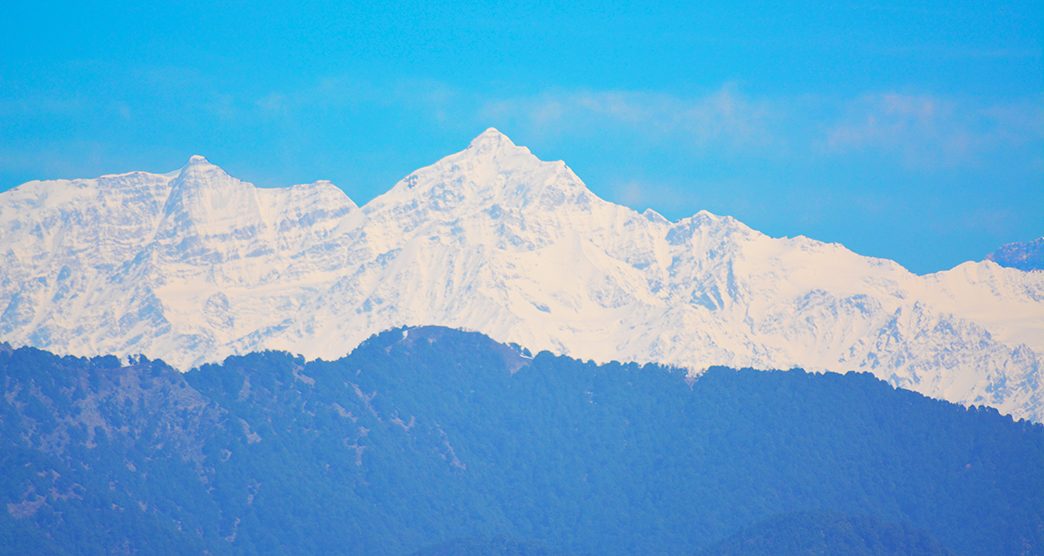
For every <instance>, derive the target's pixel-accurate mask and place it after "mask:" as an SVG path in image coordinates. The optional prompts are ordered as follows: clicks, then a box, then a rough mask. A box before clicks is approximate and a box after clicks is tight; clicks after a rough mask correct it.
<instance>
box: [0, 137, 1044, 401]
mask: <svg viewBox="0 0 1044 556" xmlns="http://www.w3.org/2000/svg"><path fill="white" fill-rule="evenodd" d="M43 184H47V185H43ZM175 193H176V195H175ZM0 233H2V235H0V263H2V264H3V266H2V275H0V340H7V341H10V342H12V343H14V344H17V345H35V346H38V347H44V348H48V349H52V350H54V351H58V352H63V353H76V354H85V355H87V354H98V353H116V354H119V355H130V354H135V353H143V354H145V355H148V356H150V357H158V358H161V359H164V360H166V361H168V362H170V363H171V364H173V365H175V366H176V367H178V368H181V369H188V368H191V367H194V366H198V365H199V364H202V363H205V362H210V361H217V360H222V359H223V358H224V357H225V356H227V355H230V354H235V353H246V352H250V351H256V350H262V349H281V350H286V351H290V352H294V353H300V354H302V355H304V356H306V357H307V358H309V359H314V358H324V359H332V358H336V357H338V356H340V355H343V354H345V353H347V352H349V351H350V350H351V349H352V347H353V346H355V345H357V344H358V343H359V342H361V341H363V340H364V339H365V338H367V337H369V335H371V334H373V333H375V332H377V331H380V330H384V329H387V328H391V327H394V326H401V325H423V324H433V325H444V326H450V327H455V328H461V329H468V330H476V331H481V332H483V333H486V334H488V335H490V336H492V337H494V338H496V339H497V340H500V341H505V342H516V343H518V344H521V345H525V346H527V347H529V348H530V349H533V350H536V351H540V350H545V349H546V350H550V351H553V352H555V353H561V354H567V355H572V356H576V357H580V358H584V359H592V360H595V361H603V362H604V361H612V360H619V361H638V362H658V363H665V364H670V365H675V366H681V367H685V368H688V369H690V370H691V371H692V372H694V373H698V372H701V371H702V370H703V369H706V368H708V367H710V366H713V365H729V366H734V367H753V368H765V369H768V368H792V367H800V368H805V369H810V370H815V371H847V370H865V371H868V372H873V373H874V374H875V375H876V376H878V377H880V378H882V379H884V380H886V381H888V382H890V383H891V384H893V385H895V386H900V387H904V388H909V389H913V390H916V391H919V392H922V393H925V394H927V395H930V396H934V397H939V398H943V399H948V400H951V401H957V402H961V403H966V404H988V405H992V406H994V407H998V408H1000V409H1002V410H1003V411H1006V412H1009V413H1011V414H1013V415H1016V416H1019V417H1028V418H1031V419H1034V420H1037V421H1042V420H1044V387H1042V385H1041V379H1040V373H1041V366H1042V364H1041V359H1040V355H1039V354H1040V353H1042V352H1044V274H1042V273H1025V272H1020V271H1017V270H1014V269H1006V268H1002V267H1000V266H998V265H996V264H995V263H993V262H979V263H972V262H969V263H964V264H962V265H959V266H957V267H955V268H954V269H951V270H948V271H943V272H938V273H933V274H928V275H923V276H919V275H915V274H913V273H911V272H909V271H907V270H906V269H905V268H903V267H902V266H901V265H899V264H898V263H895V262H894V261H890V260H887V259H879V258H872V257H863V256H860V255H858V254H856V253H853V252H852V251H850V250H848V249H847V248H845V247H844V246H843V245H840V244H836V243H822V242H818V241H815V240H813V239H809V238H806V237H803V236H798V237H794V238H772V237H769V236H767V235H765V234H762V233H761V232H758V231H756V230H753V229H752V228H750V227H748V226H746V225H745V224H743V223H742V222H739V221H738V220H736V219H734V218H732V217H728V216H717V215H713V214H711V213H709V212H706V211H700V212H698V213H697V214H695V215H693V216H690V217H687V218H683V219H679V220H677V221H670V220H668V219H666V218H663V217H662V216H659V215H658V213H650V212H649V211H648V210H647V211H645V212H643V213H639V212H637V211H635V210H633V209H631V208H629V207H624V206H621V205H616V204H614V203H611V202H608V201H605V200H603V199H601V198H599V197H598V196H597V195H595V194H594V193H592V192H591V191H590V190H589V189H588V188H587V187H586V185H585V184H584V183H583V181H582V180H580V178H579V177H578V176H576V174H575V173H574V172H573V171H572V170H571V169H570V168H569V167H568V166H567V165H566V164H565V163H563V162H561V161H554V162H545V161H541V160H539V159H538V158H536V156H534V155H533V154H532V153H531V152H530V151H529V149H527V148H525V147H520V146H517V145H515V144H514V143H513V142H511V140H510V139H508V138H507V136H505V135H503V134H501V133H500V132H499V131H496V130H495V129H492V128H491V129H489V130H486V131H485V132H483V133H482V134H480V135H479V136H478V137H476V139H475V140H473V141H472V142H471V144H470V145H469V146H468V148H466V149H465V150H463V151H461V152H459V153H455V154H451V155H449V156H447V157H444V158H442V159H440V160H439V161H437V162H435V163H434V164H432V165H430V166H427V167H424V168H421V169H419V170H417V171H415V172H412V173H410V174H409V175H407V176H406V177H405V178H403V179H402V180H400V181H399V182H398V183H396V184H395V185H394V186H393V187H392V188H391V189H389V191H388V192H386V193H384V194H382V195H379V196H377V197H375V198H374V199H372V200H370V201H369V202H367V203H366V204H364V205H362V206H358V205H356V204H355V203H354V202H353V201H351V199H350V198H349V197H348V196H347V195H346V194H344V193H343V191H341V190H340V189H338V188H336V187H335V186H333V185H327V184H325V183H319V184H314V185H312V186H309V187H300V186H293V187H288V188H279V189H269V188H258V187H255V186H253V185H252V184H249V183H247V182H242V181H240V180H237V179H235V178H233V177H232V176H229V175H228V174H227V173H226V172H224V170H221V169H220V168H219V167H217V166H214V165H212V164H210V163H209V162H208V161H206V159H205V158H202V157H200V158H193V159H191V161H190V163H189V164H188V165H186V168H183V169H182V170H180V171H178V172H171V173H166V174H147V173H132V174H122V175H117V176H104V177H102V178H97V179H94V180H57V181H52V182H29V183H28V184H24V185H23V186H19V187H17V188H15V189H13V190H10V191H8V192H5V193H2V194H0Z"/></svg>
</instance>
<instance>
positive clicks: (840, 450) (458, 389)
mask: <svg viewBox="0 0 1044 556" xmlns="http://www.w3.org/2000/svg"><path fill="white" fill-rule="evenodd" d="M0 383H2V384H3V397H0V471H2V473H0V498H2V499H0V540H2V541H3V542H0V553H9V554H65V553H76V554H101V553H114V552H120V553H133V552H148V553H179V554H180V553H202V552H210V553H221V554H228V553H258V552H263V553H309V554H317V553H348V554H411V553H419V554H474V553H492V554H545V553H548V552H551V553H560V554H561V553H564V554H694V553H697V552H699V551H701V550H706V549H710V548H712V547H719V548H727V547H736V546H741V547H742V546H747V544H744V543H761V545H760V546H764V542H766V539H767V540H768V542H770V543H772V544H775V545H776V546H779V547H781V550H779V551H776V553H777V554H787V553H788V550H789V549H787V547H795V552H789V553H802V552H801V551H800V548H801V547H807V546H813V547H816V546H819V547H828V548H834V549H836V548H837V547H879V549H878V550H876V551H875V552H874V553H887V551H888V547H891V548H894V549H897V550H901V549H905V548H911V547H927V548H931V549H932V550H936V549H937V550H936V551H937V552H941V551H943V550H949V551H953V552H955V553H957V554H968V555H972V554H1035V553H1040V552H1042V551H1044V427H1042V426H1040V425H1035V424H1030V423H1028V422H1025V421H1021V422H1014V421H1012V419H1011V418H1009V417H1004V416H1001V415H1000V414H998V413H997V412H996V411H995V410H992V409H976V408H972V409H966V408H964V407H961V406H958V405H954V404H950V403H947V402H942V401H937V400H930V399H927V398H924V397H922V396H921V395H919V394H916V393H912V392H908V391H905V390H896V389H893V388H892V387H891V386H889V385H887V384H885V383H884V382H881V381H879V380H877V379H875V378H873V377H871V376H869V375H865V374H847V375H840V374H807V373H805V372H802V371H799V370H795V371H789V372H754V371H749V370H748V371H733V370H729V369H723V368H713V369H710V370H709V371H708V372H706V373H705V374H703V375H702V376H700V377H699V378H698V379H696V380H695V381H692V380H691V379H690V378H687V377H686V376H685V375H684V373H682V372H679V371H673V370H670V369H667V368H662V367H654V366H645V367H639V366H637V365H634V364H630V365H621V364H610V365H605V366H597V365H594V364H592V363H584V362H580V361H576V360H573V359H569V358H565V357H558V356H553V355H551V354H549V353H546V352H543V353H540V354H538V355H536V356H530V355H528V354H527V353H526V352H524V351H521V350H518V349H516V348H513V347H511V346H507V345H502V344H498V343H495V342H493V341H491V340H490V339H488V338H486V337H484V336H481V335H479V334H475V333H463V332H457V331H453V330H447V329H443V328H435V327H426V328H413V329H401V330H392V331H389V332H387V333H384V334H381V335H379V336H377V337H374V338H372V339H370V340H367V341H365V342H363V343H362V344H361V345H360V346H359V347H358V349H356V350H355V351H354V352H353V353H352V354H351V355H349V356H347V357H345V358H343V359H339V360H335V361H316V362H311V363H306V362H305V361H303V360H302V359H301V358H298V357H294V356H291V355H288V354H285V353H278V352H266V353H257V354H250V355H247V356H242V357H232V358H230V359H229V360H227V361H226V362H225V363H224V364H223V365H208V366H205V367H203V368H201V369H199V370H194V371H191V372H188V373H179V372H176V371H175V370H173V369H171V368H170V367H168V366H166V365H164V364H162V363H159V362H154V361H148V360H135V361H133V362H131V364H129V365H128V364H122V363H121V362H120V360H119V359H117V358H115V357H98V358H93V359H81V358H73V357H57V356H54V355H51V354H49V353H46V352H43V351H38V350H36V349H32V348H21V349H9V348H5V349H0ZM805 515H813V516H825V517H813V518H807V517H806V518H801V517H800V516H805ZM780 516H783V517H780ZM788 516H790V517H788ZM793 516H799V518H798V519H796V520H795V519H794V518H793ZM817 536H824V538H822V539H820V541H816V538H817ZM859 539H863V541H860V540H859ZM737 543H740V544H737ZM810 543H811V544H810ZM860 543H862V544H860ZM882 547H883V548H882ZM942 547H945V548H942ZM828 552H830V553H837V552H834V551H833V550H830V551H828ZM917 552H920V550H917Z"/></svg>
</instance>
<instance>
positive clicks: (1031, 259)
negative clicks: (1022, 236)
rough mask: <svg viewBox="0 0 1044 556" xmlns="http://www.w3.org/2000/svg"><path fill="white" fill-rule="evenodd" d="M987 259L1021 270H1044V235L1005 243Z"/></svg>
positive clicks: (987, 256)
mask: <svg viewBox="0 0 1044 556" xmlns="http://www.w3.org/2000/svg"><path fill="white" fill-rule="evenodd" d="M986 260H988V261H993V262H995V263H997V264H999V265H1001V266H1010V267H1011V268H1017V269H1019V270H1044V237H1038V238H1037V239H1034V240H1031V241H1017V242H1015V243H1009V244H1007V245H1003V246H1001V248H1000V249H997V250H996V251H994V252H993V253H990V254H989V255H986Z"/></svg>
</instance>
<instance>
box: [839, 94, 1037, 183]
mask: <svg viewBox="0 0 1044 556" xmlns="http://www.w3.org/2000/svg"><path fill="white" fill-rule="evenodd" d="M1041 141H1044V107H1042V106H1041V104H1039V103H1037V102H1030V101H1015V102H1010V103H1007V104H986V103H980V102H975V101H973V100H963V99H962V100H958V99H953V98H947V97H942V96H936V95H910V94H901V93H880V94H870V95H864V96H861V97H859V98H856V99H852V100H849V101H847V102H845V103H843V104H842V105H841V111H840V114H838V116H837V117H836V118H835V119H834V120H833V121H829V120H828V125H827V126H826V131H825V133H824V136H823V137H822V138H821V140H820V142H819V145H820V146H821V148H822V149H823V150H824V151H825V152H827V153H829V154H835V155H840V154H853V153H860V152H865V151H875V152H878V153H884V154H890V155H894V156H897V157H899V158H900V159H901V160H902V161H903V162H904V163H905V164H907V165H910V166H915V167H922V168H933V167H959V166H966V165H971V164H977V163H979V162H981V157H982V156H983V155H986V154H988V153H990V152H992V151H996V150H998V149H1008V148H1019V147H1024V146H1027V145H1030V144H1032V143H1040V142H1041Z"/></svg>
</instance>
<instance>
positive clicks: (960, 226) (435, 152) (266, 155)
mask: <svg viewBox="0 0 1044 556" xmlns="http://www.w3.org/2000/svg"><path fill="white" fill-rule="evenodd" d="M86 4H87V3H69V4H63V3H61V2H58V3H50V4H47V5H41V4H40V3H35V2H34V3H21V2H15V3H14V4H10V3H9V4H6V5H5V16H4V18H3V20H2V21H0V49H2V50H0V190H2V189H6V188H9V187H12V186H14V185H17V184H18V183H21V182H24V181H27V180H29V179H35V178H51V177H89V176H95V175H98V174H102V173H109V172H118V171H127V170H132V169H143V170H151V171H168V170H172V169H176V168H178V167H180V166H182V165H183V164H184V162H185V160H186V159H187V158H188V156H189V155H190V154H193V153H202V154H205V155H207V156H208V158H210V159H211V160H212V161H213V162H215V163H217V164H220V165H221V166H223V167H225V168H226V169H227V170H228V171H229V172H230V173H232V174H233V175H236V176H238V177H241V178H243V179H247V180H250V181H253V182H255V183H257V184H258V185H263V186H272V185H286V184H291V183H299V182H307V181H313V180H315V179H321V178H322V179H331V180H333V181H334V182H335V183H337V184H338V185H340V186H341V187H342V188H344V189H345V190H346V191H347V192H348V194H349V195H350V196H351V197H352V198H353V199H355V200H356V202H359V203H360V204H361V203H363V202H365V201H367V200H369V199H370V198H372V197H373V196H375V195H377V194H379V193H381V192H383V191H384V190H386V189H388V188H389V187H391V185H392V184H393V183H394V182H395V181H397V180H398V179H399V178H401V177H402V176H404V175H406V174H407V173H409V172H410V171H412V170H414V169H416V168H418V167H420V166H423V165H425V164H429V163H431V162H433V161H434V160H436V159H438V158H440V157H441V156H443V155H446V154H449V153H451V152H454V151H457V150H460V149H461V148H463V147H464V146H465V145H466V144H467V142H468V141H469V140H470V138H471V137H472V136H474V135H476V134H478V133H479V132H481V131H482V130H483V129H485V128H486V127H489V126H494V127H497V128H499V129H500V130H501V131H503V132H505V133H507V134H508V135H509V136H511V137H512V138H513V139H514V140H515V142H517V143H519V144H524V145H527V146H529V147H531V148H532V150H533V151H534V152H535V153H536V154H537V155H538V156H540V157H541V158H544V159H563V160H565V161H566V162H567V163H568V164H569V165H570V166H571V167H572V168H573V169H574V170H576V172H577V173H578V174H579V175H580V176H581V178H583V179H584V180H585V181H586V182H587V184H588V186H589V187H590V188H591V189H592V190H593V191H595V192H596V193H597V194H599V195H600V196H602V197H604V198H606V199H609V200H613V201H617V202H622V203H625V204H628V205H631V206H633V207H635V208H637V209H639V210H641V209H644V208H645V207H652V208H654V209H656V210H658V211H660V212H661V213H663V214H665V215H666V216H668V217H671V218H679V217H684V216H687V215H689V214H692V213H694V212H696V211H698V210H700V209H706V210H710V211H712V212H715V213H719V214H730V215H734V216H736V217H738V218H739V219H741V220H743V221H744V222H746V223H747V224H749V225H751V226H753V227H755V228H757V229H759V230H762V231H764V232H766V233H769V234H772V235H798V234H804V235H808V236H811V237H814V238H817V239H821V240H826V241H839V242H841V243H844V244H845V245H847V246H849V247H850V248H852V249H854V250H855V251H857V252H860V253H863V254H867V255H874V256H881V257H888V258H893V259H896V260H898V261H899V262H901V263H903V264H904V265H906V266H907V267H908V268H910V269H912V270H914V271H917V272H929V271H934V270H938V269H942V268H947V267H950V266H953V265H955V264H957V263H959V262H961V261H964V260H968V259H979V258H981V257H982V256H983V255H984V254H985V253H987V252H989V251H991V250H992V249H994V248H995V247H996V246H998V245H1000V244H1002V243H1006V242H1009V241H1016V240H1026V239H1031V238H1034V237H1038V236H1041V235H1044V60H1042V40H1044V9H1042V7H1041V5H1040V2H1039V1H1037V2H1013V3H1007V2H985V3H984V2H929V3H913V2H895V3H881V2H875V3H838V2H824V3H789V4H788V5H787V6H781V5H773V4H783V3H770V4H767V5H766V4H760V3H750V4H744V3H736V2H729V3H721V4H718V5H705V6H696V5H695V3H677V4H672V3H658V4H657V6H656V7H651V6H650V4H649V3H644V2H643V3H625V2H614V3H613V4H612V7H611V8H607V7H606V6H604V5H602V4H600V3H584V2H569V3H560V4H566V5H558V4H553V3H541V2H520V3H514V2H495V3H479V2H467V3H460V4H453V3H448V2H447V3H439V4H438V5H434V3H427V2H417V3H387V4H379V3H378V5H375V6H368V5H364V4H360V5H359V6H344V5H339V4H338V3H327V4H324V3H317V2H296V3H286V4H267V3H263V2H250V3H227V4H225V5H224V6H223V7H221V8H215V7H213V6H211V5H210V3H196V2H181V3H178V5H176V6H166V7H159V6H153V5H151V4H152V3H131V2H127V3H104V4H102V3H99V5H96V6H87V5H86ZM142 4H145V5H142Z"/></svg>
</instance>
